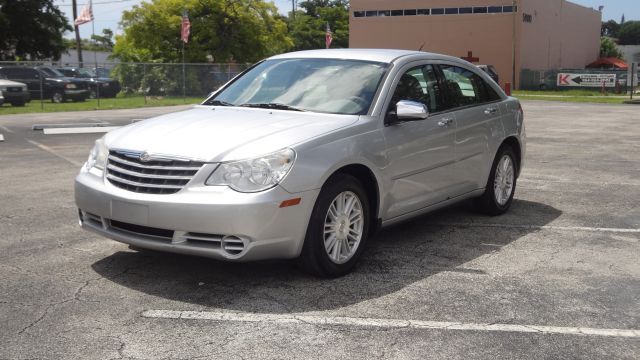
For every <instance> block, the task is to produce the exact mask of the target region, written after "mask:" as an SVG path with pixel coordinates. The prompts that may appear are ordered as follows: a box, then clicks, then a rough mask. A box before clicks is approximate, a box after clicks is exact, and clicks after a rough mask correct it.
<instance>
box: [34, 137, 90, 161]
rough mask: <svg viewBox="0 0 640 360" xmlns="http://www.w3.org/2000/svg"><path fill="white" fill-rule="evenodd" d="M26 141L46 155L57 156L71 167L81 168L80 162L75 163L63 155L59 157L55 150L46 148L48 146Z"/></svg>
mask: <svg viewBox="0 0 640 360" xmlns="http://www.w3.org/2000/svg"><path fill="white" fill-rule="evenodd" d="M26 140H27V141H28V142H29V143H30V144H32V145H35V146H37V147H38V148H40V149H41V150H44V151H46V152H48V153H49V154H51V155H54V156H57V157H59V158H60V159H62V160H65V161H67V162H69V163H71V164H72V165H75V166H78V167H80V166H82V163H81V162H79V161H75V160H73V159H70V158H68V157H66V156H64V155H60V154H58V153H57V152H56V151H55V150H53V149H52V148H50V147H48V146H46V145H43V144H40V143H39V142H37V141H33V140H29V139H26Z"/></svg>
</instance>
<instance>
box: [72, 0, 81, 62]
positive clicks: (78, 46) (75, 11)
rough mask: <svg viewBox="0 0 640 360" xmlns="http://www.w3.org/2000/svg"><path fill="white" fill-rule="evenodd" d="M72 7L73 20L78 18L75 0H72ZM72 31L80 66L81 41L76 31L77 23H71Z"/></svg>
mask: <svg viewBox="0 0 640 360" xmlns="http://www.w3.org/2000/svg"><path fill="white" fill-rule="evenodd" d="M72 2H73V4H72V8H73V21H74V22H75V21H76V19H77V18H78V9H77V3H76V0H72ZM73 29H74V32H75V33H76V50H77V51H78V67H82V42H81V41H80V32H79V31H78V25H75V24H74V25H73Z"/></svg>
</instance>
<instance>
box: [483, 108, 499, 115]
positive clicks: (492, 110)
mask: <svg viewBox="0 0 640 360" xmlns="http://www.w3.org/2000/svg"><path fill="white" fill-rule="evenodd" d="M497 112H498V108H494V107H490V108H486V109H484V114H485V115H493V114H495V113H497Z"/></svg>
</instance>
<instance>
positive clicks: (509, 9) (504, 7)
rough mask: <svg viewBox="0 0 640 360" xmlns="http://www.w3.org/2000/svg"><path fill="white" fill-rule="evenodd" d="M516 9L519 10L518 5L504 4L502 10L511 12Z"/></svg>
mask: <svg viewBox="0 0 640 360" xmlns="http://www.w3.org/2000/svg"><path fill="white" fill-rule="evenodd" d="M515 11H518V7H517V6H511V5H507V6H503V7H502V12H506V13H510V12H515Z"/></svg>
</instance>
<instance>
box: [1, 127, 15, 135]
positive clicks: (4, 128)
mask: <svg viewBox="0 0 640 360" xmlns="http://www.w3.org/2000/svg"><path fill="white" fill-rule="evenodd" d="M0 129H2V130H4V131H6V132H8V133H9V134H13V131H12V130H11V129H9V128H8V127H6V126H2V125H0Z"/></svg>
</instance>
